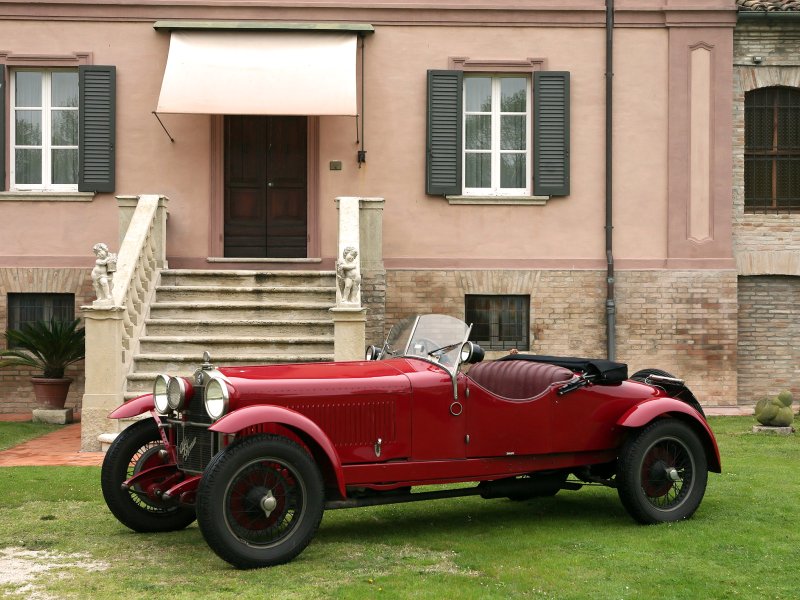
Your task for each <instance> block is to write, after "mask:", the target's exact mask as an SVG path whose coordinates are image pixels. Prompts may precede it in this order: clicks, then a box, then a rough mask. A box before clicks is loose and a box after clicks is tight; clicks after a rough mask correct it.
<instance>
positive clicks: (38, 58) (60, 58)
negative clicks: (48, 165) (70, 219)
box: [0, 51, 94, 202]
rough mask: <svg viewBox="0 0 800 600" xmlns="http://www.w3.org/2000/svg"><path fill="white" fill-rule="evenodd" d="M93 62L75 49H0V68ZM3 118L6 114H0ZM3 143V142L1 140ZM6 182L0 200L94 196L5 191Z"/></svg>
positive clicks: (85, 198)
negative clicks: (49, 51)
mask: <svg viewBox="0 0 800 600" xmlns="http://www.w3.org/2000/svg"><path fill="white" fill-rule="evenodd" d="M91 64H94V57H93V55H92V53H91V52H83V51H76V52H72V53H71V54H13V53H11V52H3V51H0V69H5V68H8V67H24V68H37V67H39V68H57V67H75V68H77V67H79V66H81V65H91ZM0 118H2V119H5V118H6V115H0ZM3 143H5V142H3ZM6 189H7V186H6V182H5V181H0V202H3V201H6V202H37V201H40V202H91V201H92V200H93V198H94V193H93V192H78V191H77V186H76V191H74V192H72V191H66V192H65V191H63V190H58V191H46V190H42V191H24V192H23V191H17V190H11V191H5V190H6Z"/></svg>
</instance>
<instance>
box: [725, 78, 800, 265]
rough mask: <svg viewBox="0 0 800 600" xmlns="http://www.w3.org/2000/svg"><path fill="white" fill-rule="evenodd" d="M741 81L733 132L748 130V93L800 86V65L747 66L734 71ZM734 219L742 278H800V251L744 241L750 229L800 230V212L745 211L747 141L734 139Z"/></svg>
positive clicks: (738, 261)
mask: <svg viewBox="0 0 800 600" xmlns="http://www.w3.org/2000/svg"><path fill="white" fill-rule="evenodd" d="M734 71H735V73H736V76H735V81H736V82H737V85H736V89H735V90H734V98H733V130H734V131H741V132H743V131H744V95H745V93H747V92H749V91H751V90H755V89H759V88H763V87H771V86H785V87H792V88H799V87H800V67H798V66H784V65H780V66H769V67H760V66H749V65H748V66H744V65H741V64H737V65H736V66H735V68H734ZM733 166H734V168H733V190H734V194H733V220H734V229H735V230H736V233H737V234H738V235H736V236H735V244H734V252H735V256H736V265H737V272H738V274H739V275H796V276H800V252H798V251H797V250H792V249H785V247H783V246H782V245H781V244H779V243H777V242H776V244H775V248H774V249H750V248H748V247H747V240H744V239H743V237H744V231H743V230H744V229H745V228H748V227H757V228H765V229H767V230H768V228H769V227H770V226H772V225H775V226H778V227H780V226H786V225H787V224H788V225H790V226H792V227H794V228H800V213H797V212H793V213H786V212H784V213H780V214H771V213H769V212H767V213H763V212H760V213H759V212H745V209H744V139H743V137H741V138H738V137H735V138H734V143H733Z"/></svg>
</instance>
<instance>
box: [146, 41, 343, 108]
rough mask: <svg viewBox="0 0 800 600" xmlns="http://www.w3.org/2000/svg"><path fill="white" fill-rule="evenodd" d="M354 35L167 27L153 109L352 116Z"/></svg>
mask: <svg viewBox="0 0 800 600" xmlns="http://www.w3.org/2000/svg"><path fill="white" fill-rule="evenodd" d="M356 39H357V36H356V35H355V34H354V33H349V32H346V33H336V32H325V33H316V32H301V31H172V32H171V34H170V46H169V55H168V57H167V66H166V69H165V70H164V80H163V82H162V83H161V94H160V95H159V98H158V107H157V109H156V112H158V113H200V114H227V115H356V114H357V112H358V110H357V105H356Z"/></svg>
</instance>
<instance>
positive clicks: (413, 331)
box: [381, 315, 470, 370]
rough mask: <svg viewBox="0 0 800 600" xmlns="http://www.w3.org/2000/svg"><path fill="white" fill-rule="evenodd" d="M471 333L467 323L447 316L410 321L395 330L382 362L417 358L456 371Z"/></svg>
mask: <svg viewBox="0 0 800 600" xmlns="http://www.w3.org/2000/svg"><path fill="white" fill-rule="evenodd" d="M469 330H470V327H469V326H468V325H467V324H466V323H464V321H462V320H461V319H456V318H455V317H449V316H447V315H422V316H412V317H408V318H406V319H403V320H402V321H400V322H398V323H396V324H395V326H394V327H392V330H391V331H390V332H389V336H388V337H387V338H386V344H385V345H384V347H383V353H382V354H381V358H382V359H386V358H394V357H396V356H416V357H419V358H424V359H426V360H431V361H433V362H436V363H439V364H441V365H443V366H445V367H447V368H448V370H454V369H455V367H456V366H458V355H459V352H460V351H461V345H462V344H463V343H464V342H466V341H467V337H468V336H469Z"/></svg>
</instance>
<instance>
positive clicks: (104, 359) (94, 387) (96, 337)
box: [81, 306, 125, 452]
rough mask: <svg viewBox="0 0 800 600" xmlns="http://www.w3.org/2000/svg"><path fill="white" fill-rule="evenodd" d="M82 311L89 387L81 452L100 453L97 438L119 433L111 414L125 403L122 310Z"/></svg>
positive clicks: (83, 409) (82, 424)
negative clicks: (109, 414) (104, 434)
mask: <svg viewBox="0 0 800 600" xmlns="http://www.w3.org/2000/svg"><path fill="white" fill-rule="evenodd" d="M82 308H83V318H84V324H85V327H86V359H85V361H84V364H85V371H86V384H85V388H84V394H83V403H82V408H81V451H83V452H97V451H99V450H100V441H99V439H98V437H99V436H100V435H101V434H103V433H109V432H116V431H117V424H116V422H115V421H111V420H109V419H108V418H107V417H108V413H110V412H111V411H112V410H113V409H114V408H116V407H117V406H119V405H120V404H122V402H123V390H122V387H121V385H120V382H124V381H125V373H123V362H122V333H123V322H122V314H123V310H122V308H120V307H112V308H93V307H91V306H84V307H82ZM114 357H116V359H114Z"/></svg>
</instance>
